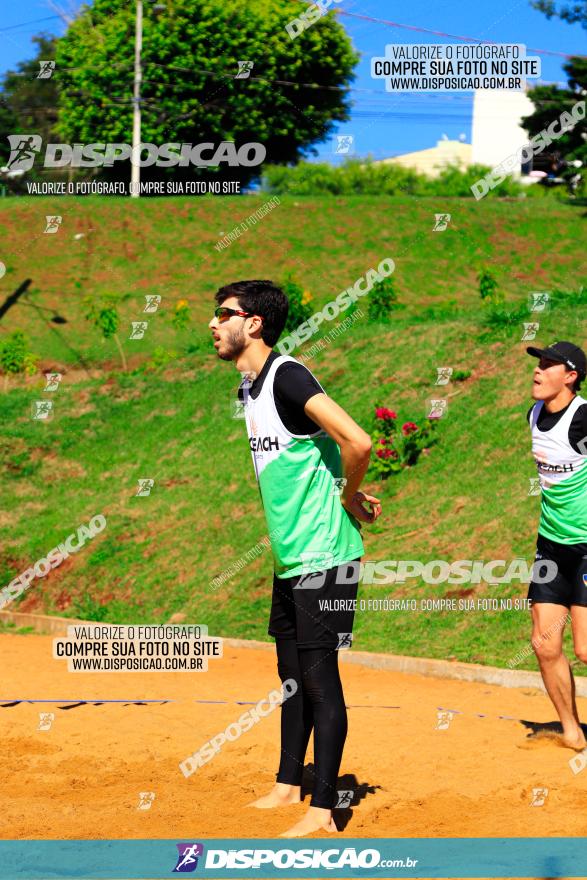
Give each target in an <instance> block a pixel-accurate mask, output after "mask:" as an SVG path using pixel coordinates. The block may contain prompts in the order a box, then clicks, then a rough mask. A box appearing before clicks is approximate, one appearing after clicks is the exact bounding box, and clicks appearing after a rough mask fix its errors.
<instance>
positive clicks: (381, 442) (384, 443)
mask: <svg viewBox="0 0 587 880" xmlns="http://www.w3.org/2000/svg"><path fill="white" fill-rule="evenodd" d="M378 442H379V443H380V444H381V446H386V445H387V440H386V438H385V437H380V438H379V441H378Z"/></svg>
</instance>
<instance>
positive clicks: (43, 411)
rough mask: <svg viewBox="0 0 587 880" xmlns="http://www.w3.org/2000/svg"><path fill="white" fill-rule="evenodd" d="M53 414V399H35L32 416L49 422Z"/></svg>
mask: <svg viewBox="0 0 587 880" xmlns="http://www.w3.org/2000/svg"><path fill="white" fill-rule="evenodd" d="M52 415H53V401H52V400H33V402H32V404H31V418H33V419H34V420H35V421H38V422H47V421H49V419H50V418H51V416H52Z"/></svg>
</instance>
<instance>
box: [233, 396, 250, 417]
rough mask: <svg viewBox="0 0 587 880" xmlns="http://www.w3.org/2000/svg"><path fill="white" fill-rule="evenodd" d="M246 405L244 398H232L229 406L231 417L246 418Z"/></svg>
mask: <svg viewBox="0 0 587 880" xmlns="http://www.w3.org/2000/svg"><path fill="white" fill-rule="evenodd" d="M246 408H247V405H246V403H245V401H244V400H233V401H232V403H231V406H230V409H231V412H232V418H233V419H244V418H246V414H245V410H246Z"/></svg>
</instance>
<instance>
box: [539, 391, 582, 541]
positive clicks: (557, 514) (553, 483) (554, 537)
mask: <svg viewBox="0 0 587 880" xmlns="http://www.w3.org/2000/svg"><path fill="white" fill-rule="evenodd" d="M586 403H587V401H585V400H584V399H583V398H582V397H580V396H579V395H576V396H575V397H574V398H573V400H572V401H571V403H570V404H569V405H568V407H567V408H566V409H565V410H564V411H563V412H562V413H561V414H560V418H557V416H558V413H554V414H547V412H546V410H544V403H543V401H539V402H538V403H536V404H535V405H534V406H533V407H532V410H531V412H530V418H529V422H530V428H531V430H532V454H533V456H534V459H535V461H536V466H537V468H538V477H539V480H540V486H541V488H542V501H541V516H540V525H539V527H538V532H539V534H541V535H544V537H545V538H550V540H551V541H557V542H558V543H559V544H581V543H584V542H586V541H587V436H583V438H582V439H579V437H578V434H580V433H581V431H582V428H581V427H580V425H581V424H583V421H582V415H581V414H580V413H578V412H577V411H578V410H579V408H580V407H583V406H584V405H585V404H586ZM582 413H583V414H584V413H585V410H582ZM555 420H556V421H555ZM553 421H554V425H552V422H553ZM551 425H552V426H551ZM573 432H574V433H573ZM571 438H573V439H571Z"/></svg>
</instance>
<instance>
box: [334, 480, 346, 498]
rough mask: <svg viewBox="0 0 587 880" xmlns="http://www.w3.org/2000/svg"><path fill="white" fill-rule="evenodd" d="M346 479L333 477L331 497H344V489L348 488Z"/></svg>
mask: <svg viewBox="0 0 587 880" xmlns="http://www.w3.org/2000/svg"><path fill="white" fill-rule="evenodd" d="M346 482H347V481H346V477H333V478H332V491H331V493H330V494H331V495H342V493H343V491H344V487H345V486H346Z"/></svg>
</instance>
